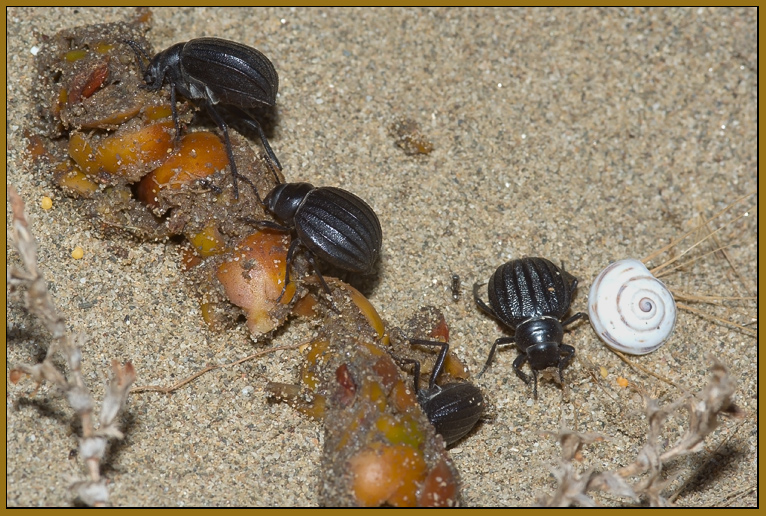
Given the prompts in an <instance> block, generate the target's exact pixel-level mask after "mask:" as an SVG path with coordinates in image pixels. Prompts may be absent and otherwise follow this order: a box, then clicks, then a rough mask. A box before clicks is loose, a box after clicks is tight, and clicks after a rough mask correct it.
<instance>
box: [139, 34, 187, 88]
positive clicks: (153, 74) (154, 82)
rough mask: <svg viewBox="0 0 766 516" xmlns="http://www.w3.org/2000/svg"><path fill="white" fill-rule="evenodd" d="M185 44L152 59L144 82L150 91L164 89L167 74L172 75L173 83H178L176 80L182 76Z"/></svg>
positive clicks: (178, 44)
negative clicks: (182, 58) (182, 52)
mask: <svg viewBox="0 0 766 516" xmlns="http://www.w3.org/2000/svg"><path fill="white" fill-rule="evenodd" d="M185 44H186V43H176V44H175V45H173V46H172V47H170V48H168V49H165V50H163V51H162V52H160V53H159V54H157V55H156V56H154V58H152V60H151V61H150V62H149V65H148V66H147V67H146V70H144V82H145V83H146V85H147V86H148V87H149V89H150V90H158V89H160V88H161V87H162V83H163V81H164V80H165V74H168V75H170V79H171V82H177V81H176V80H174V78H177V77H179V76H180V74H181V51H182V50H183V48H184V45H185Z"/></svg>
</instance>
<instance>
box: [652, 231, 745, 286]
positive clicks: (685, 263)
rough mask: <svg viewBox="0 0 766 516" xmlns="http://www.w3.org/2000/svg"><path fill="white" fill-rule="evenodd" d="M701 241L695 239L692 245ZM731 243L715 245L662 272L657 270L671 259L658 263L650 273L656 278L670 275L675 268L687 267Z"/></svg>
mask: <svg viewBox="0 0 766 516" xmlns="http://www.w3.org/2000/svg"><path fill="white" fill-rule="evenodd" d="M708 236H710V235H708ZM701 242H702V240H699V241H697V243H695V244H694V245H697V244H699V243H701ZM732 245H734V244H729V245H727V246H723V247H717V248H715V249H713V250H712V251H708V252H706V253H705V254H702V255H699V256H695V257H694V258H692V259H691V260H687V261H685V262H682V263H679V264H678V265H676V266H675V267H672V268H670V269H667V270H662V272H659V271H660V270H661V269H663V268H664V267H665V266H666V265H668V264H670V263H671V262H672V260H671V261H668V262H665V263H663V264H660V265H658V266H657V267H655V268H654V269H652V270H651V271H650V272H652V275H654V277H656V278H664V277H665V276H668V275H670V274H673V273H674V272H675V271H677V270H679V269H683V268H685V267H689V266H690V265H691V264H693V263H694V262H697V261H699V260H702V259H703V258H705V257H706V256H709V255H711V254H715V253H718V252H721V251H724V250H725V248H726V247H730V246H732ZM691 249H692V248H691V247H690V248H689V249H687V250H686V251H690V250H691ZM686 251H684V252H686ZM678 258H680V256H678V257H676V258H674V259H673V260H677V259H678Z"/></svg>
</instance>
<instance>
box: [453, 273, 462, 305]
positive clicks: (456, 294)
mask: <svg viewBox="0 0 766 516" xmlns="http://www.w3.org/2000/svg"><path fill="white" fill-rule="evenodd" d="M459 299H460V276H458V275H457V274H453V275H452V300H453V301H457V300H459Z"/></svg>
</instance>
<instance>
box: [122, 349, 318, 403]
mask: <svg viewBox="0 0 766 516" xmlns="http://www.w3.org/2000/svg"><path fill="white" fill-rule="evenodd" d="M303 345H304V344H302V343H301V344H290V345H288V346H276V347H273V348H269V349H264V350H263V351H259V352H257V353H253V354H252V355H248V356H246V357H244V358H240V359H239V360H235V361H234V362H230V363H228V364H220V365H210V366H207V367H205V368H204V369H202V370H200V371H197V372H196V373H194V374H192V375H190V376H187V377H186V378H184V379H183V380H181V381H179V382H176V383H174V384H173V385H171V386H169V387H161V386H159V385H137V386H136V387H133V388H132V389H131V390H130V392H131V393H132V394H133V393H139V392H162V393H164V394H170V393H171V392H173V391H177V390H178V389H180V388H181V387H183V386H184V385H186V384H187V383H189V382H192V381H193V380H196V379H197V378H199V377H200V376H202V375H203V374H205V373H207V372H209V371H213V370H214V369H223V368H225V367H231V366H235V365H237V364H241V363H242V362H247V361H248V360H252V359H253V358H258V357H261V356H263V355H268V354H269V353H273V352H275V351H280V350H285V349H298V348H299V347H301V346H303Z"/></svg>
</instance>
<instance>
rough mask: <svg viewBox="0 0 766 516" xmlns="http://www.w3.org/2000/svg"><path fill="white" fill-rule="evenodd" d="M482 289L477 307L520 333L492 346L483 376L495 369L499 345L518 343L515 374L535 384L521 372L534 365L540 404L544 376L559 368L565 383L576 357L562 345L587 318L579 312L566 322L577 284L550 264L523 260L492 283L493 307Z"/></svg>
mask: <svg viewBox="0 0 766 516" xmlns="http://www.w3.org/2000/svg"><path fill="white" fill-rule="evenodd" d="M480 286H481V285H480V284H479V283H476V284H475V285H474V286H473V297H474V300H475V301H476V304H477V305H479V308H481V309H482V310H484V311H485V312H487V313H488V314H489V315H491V316H492V317H494V318H495V319H497V320H498V321H500V322H501V323H503V324H504V325H506V326H508V327H509V328H511V329H514V330H515V333H514V336H513V337H501V338H499V339H497V340H496V341H495V342H494V344H492V349H491V350H490V352H489V357H488V358H487V362H486V364H484V369H482V370H481V373H479V376H481V375H482V374H484V371H486V370H487V368H488V367H489V364H490V362H492V357H493V356H494V355H495V350H496V349H497V346H498V345H502V344H511V343H514V342H515V343H516V346H518V348H519V350H520V351H521V352H522V354H521V355H519V356H518V357H517V358H516V360H514V361H513V369H514V370H515V371H516V374H517V375H518V376H519V378H521V379H522V380H524V382H525V383H527V384H529V382H530V378H529V376H528V375H526V374H525V373H523V372H522V371H521V366H523V365H524V362H527V361H528V362H529V366H530V367H531V368H532V376H533V377H534V380H535V387H534V394H535V398H537V372H538V371H539V370H541V369H546V368H548V367H553V366H557V367H558V369H559V379H560V380H561V382H562V383H563V381H564V377H563V369H564V368H565V367H566V366H567V365H568V364H569V361H570V360H571V359H572V357H574V354H575V349H574V348H573V347H572V346H568V345H566V344H562V340H563V338H564V327H565V326H568V325H569V324H571V323H573V322H574V321H576V320H578V319H580V318H584V317H587V315H586V314H585V313H584V312H578V313H576V314H574V315H573V316H572V317H570V318H569V319H567V320H566V321H563V322H562V321H561V319H562V317H563V316H564V314H566V313H567V311H568V310H569V305H570V304H571V303H572V296H573V295H574V291H575V289H576V288H577V278H575V277H574V276H572V275H571V274H569V273H568V272H566V271H564V270H562V269H560V268H559V267H557V266H556V265H554V264H553V263H552V262H551V261H549V260H546V259H545V258H521V259H518V260H511V261H509V262H507V263H505V264H503V265H501V266H500V267H498V268H497V270H496V271H495V273H494V274H493V275H492V278H490V280H489V287H488V289H487V290H488V293H489V304H490V306H487V305H486V304H485V303H484V301H482V300H481V298H480V297H479V287H480ZM490 307H491V308H490Z"/></svg>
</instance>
